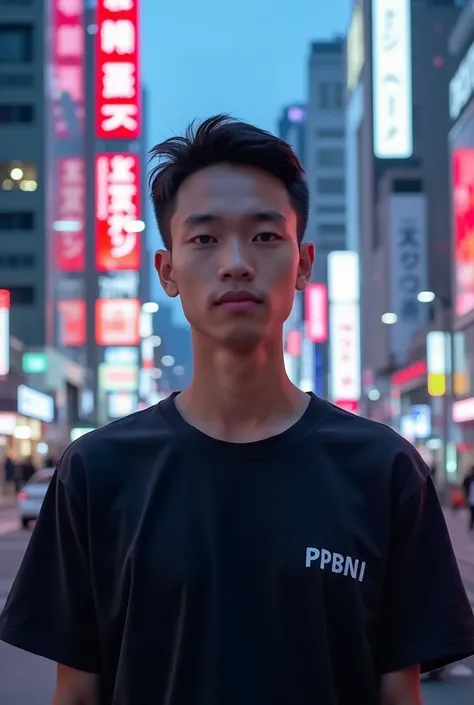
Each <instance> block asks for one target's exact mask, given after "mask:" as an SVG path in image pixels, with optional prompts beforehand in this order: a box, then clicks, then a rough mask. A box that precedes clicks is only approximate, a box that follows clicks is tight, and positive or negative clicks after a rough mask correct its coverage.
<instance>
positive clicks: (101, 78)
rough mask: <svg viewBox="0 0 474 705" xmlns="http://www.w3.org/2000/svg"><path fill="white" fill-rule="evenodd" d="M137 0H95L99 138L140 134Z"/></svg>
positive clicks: (97, 125)
mask: <svg viewBox="0 0 474 705" xmlns="http://www.w3.org/2000/svg"><path fill="white" fill-rule="evenodd" d="M138 2H139V0H98V1H97V35H96V66H97V76H96V100H95V109H96V116H95V129H96V137H97V138H98V139H126V140H133V139H138V137H139V135H140V67H139V53H138V44H139V36H138V33H139V26H138Z"/></svg>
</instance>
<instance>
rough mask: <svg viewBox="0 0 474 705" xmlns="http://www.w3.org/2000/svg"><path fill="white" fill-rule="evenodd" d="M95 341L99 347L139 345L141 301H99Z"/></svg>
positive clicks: (96, 311)
mask: <svg viewBox="0 0 474 705" xmlns="http://www.w3.org/2000/svg"><path fill="white" fill-rule="evenodd" d="M95 339H96V343H97V345H138V344H139V343H140V301H139V300H138V299H97V301H96V302H95Z"/></svg>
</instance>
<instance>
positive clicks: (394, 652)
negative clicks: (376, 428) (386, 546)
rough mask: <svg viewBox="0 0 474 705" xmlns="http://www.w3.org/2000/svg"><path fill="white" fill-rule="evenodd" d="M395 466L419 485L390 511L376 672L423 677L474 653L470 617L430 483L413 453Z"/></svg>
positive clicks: (439, 509) (420, 462)
mask: <svg viewBox="0 0 474 705" xmlns="http://www.w3.org/2000/svg"><path fill="white" fill-rule="evenodd" d="M397 462H398V463H399V467H398V469H397V470H398V472H399V473H402V474H405V476H411V477H412V478H416V479H417V482H418V484H421V486H420V487H419V488H417V489H416V491H415V493H414V494H412V495H411V496H408V497H407V496H406V493H405V496H404V497H403V499H402V501H401V503H399V504H398V506H397V507H396V508H395V509H394V513H393V518H392V521H393V525H392V540H391V548H390V555H389V560H388V567H387V574H386V583H385V590H384V598H383V602H382V612H381V631H380V648H379V669H380V672H381V673H390V672H394V671H399V670H402V669H404V668H408V667H410V666H415V665H420V666H421V670H422V673H425V672H427V671H431V670H434V669H436V668H440V667H442V666H445V665H447V664H449V663H453V662H455V661H459V660H461V659H464V658H467V657H468V656H470V655H471V654H473V653H474V616H473V612H472V608H471V606H470V604H469V600H468V598H467V595H466V591H465V589H464V586H463V582H462V579H461V575H460V572H459V569H458V565H457V561H456V557H455V554H454V550H453V547H452V544H451V540H450V537H449V533H448V529H447V527H446V522H445V519H444V515H443V511H442V509H441V506H440V503H439V500H438V495H437V492H436V489H435V487H434V484H433V480H432V478H431V476H430V475H429V472H428V470H427V468H425V467H424V463H423V461H422V460H421V458H420V457H419V456H418V455H417V454H416V453H415V451H413V455H412V456H410V455H409V454H406V455H405V454H403V455H401V456H400V457H399V458H398V461H397Z"/></svg>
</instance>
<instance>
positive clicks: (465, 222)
mask: <svg viewBox="0 0 474 705" xmlns="http://www.w3.org/2000/svg"><path fill="white" fill-rule="evenodd" d="M452 179H453V220H454V283H455V310H456V315H457V316H464V315H465V314H466V313H469V312H470V311H472V310H473V309H474V266H473V262H474V149H456V150H454V152H453V164H452Z"/></svg>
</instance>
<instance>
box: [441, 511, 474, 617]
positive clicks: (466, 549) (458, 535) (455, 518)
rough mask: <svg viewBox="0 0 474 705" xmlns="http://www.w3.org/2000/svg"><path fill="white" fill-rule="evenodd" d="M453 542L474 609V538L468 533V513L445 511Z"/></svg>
mask: <svg viewBox="0 0 474 705" xmlns="http://www.w3.org/2000/svg"><path fill="white" fill-rule="evenodd" d="M444 515H445V517H446V523H447V525H448V529H449V533H450V535H451V541H452V542H453V546H454V550H455V552H456V557H457V559H458V564H459V570H460V571H461V574H462V577H463V579H464V584H465V586H466V590H467V593H468V595H469V598H470V600H471V604H472V605H473V607H474V536H470V535H469V533H468V531H467V512H466V511H465V510H462V509H461V510H458V511H456V512H453V511H452V510H450V509H447V510H445V512H444Z"/></svg>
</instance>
